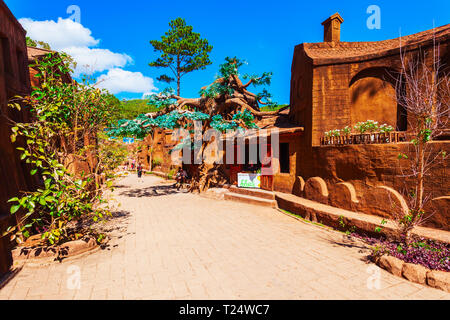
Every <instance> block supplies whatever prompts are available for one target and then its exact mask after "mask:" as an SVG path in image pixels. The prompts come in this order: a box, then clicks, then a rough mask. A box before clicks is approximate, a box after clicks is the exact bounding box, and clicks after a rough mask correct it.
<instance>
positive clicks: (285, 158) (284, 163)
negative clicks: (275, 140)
mask: <svg viewBox="0 0 450 320" xmlns="http://www.w3.org/2000/svg"><path fill="white" fill-rule="evenodd" d="M280 172H281V173H290V172H291V161H290V157H289V143H281V144H280Z"/></svg>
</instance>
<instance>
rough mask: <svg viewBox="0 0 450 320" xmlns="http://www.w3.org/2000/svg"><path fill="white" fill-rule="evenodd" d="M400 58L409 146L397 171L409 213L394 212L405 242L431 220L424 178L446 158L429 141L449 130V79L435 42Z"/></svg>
mask: <svg viewBox="0 0 450 320" xmlns="http://www.w3.org/2000/svg"><path fill="white" fill-rule="evenodd" d="M400 57H401V66H402V69H401V73H400V75H399V76H398V77H397V79H398V80H397V85H396V91H397V94H398V101H399V104H400V105H401V106H402V107H403V109H404V110H405V112H406V114H407V119H408V126H409V128H408V133H409V134H410V135H411V143H410V148H409V150H408V154H400V155H399V159H400V160H401V161H402V162H403V164H404V165H403V166H402V165H401V166H400V168H401V177H402V179H404V180H405V183H406V185H407V186H406V187H405V190H404V196H405V198H406V199H407V201H408V207H409V212H397V213H396V217H395V218H396V220H397V222H398V224H399V227H400V228H399V232H400V236H401V237H403V238H405V239H406V240H408V238H409V235H410V232H411V230H412V229H413V228H414V227H415V226H419V225H421V224H423V222H424V221H425V219H427V218H428V217H430V213H425V210H424V208H425V206H426V204H427V203H428V202H429V201H430V200H431V194H426V192H425V187H424V184H425V182H426V179H427V178H428V177H429V176H430V174H431V169H432V168H433V167H436V166H437V165H439V164H441V163H442V161H445V160H446V159H447V154H446V152H445V151H444V150H440V149H439V148H438V146H437V145H436V144H434V143H432V140H435V139H436V138H437V137H439V136H440V135H442V134H443V133H444V130H445V129H447V130H448V119H449V102H450V80H449V74H448V70H449V69H444V68H443V66H442V65H441V63H440V50H439V46H438V45H437V44H436V43H434V44H433V47H432V49H431V50H429V51H425V50H424V51H420V52H419V53H417V54H412V53H411V54H409V55H407V54H406V53H403V52H402V51H401V54H400ZM447 67H448V66H447ZM445 70H446V71H445Z"/></svg>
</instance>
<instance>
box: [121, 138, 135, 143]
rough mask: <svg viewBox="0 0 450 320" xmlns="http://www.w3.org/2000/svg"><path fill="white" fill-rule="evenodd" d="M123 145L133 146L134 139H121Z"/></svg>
mask: <svg viewBox="0 0 450 320" xmlns="http://www.w3.org/2000/svg"><path fill="white" fill-rule="evenodd" d="M123 143H125V144H133V143H134V138H123Z"/></svg>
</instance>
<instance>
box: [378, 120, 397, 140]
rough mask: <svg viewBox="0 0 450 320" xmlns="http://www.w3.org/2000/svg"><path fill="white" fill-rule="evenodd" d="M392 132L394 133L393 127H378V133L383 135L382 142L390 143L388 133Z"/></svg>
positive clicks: (384, 125) (385, 125)
mask: <svg viewBox="0 0 450 320" xmlns="http://www.w3.org/2000/svg"><path fill="white" fill-rule="evenodd" d="M392 131H394V127H392V126H390V125H387V124H382V125H381V126H380V132H381V133H382V134H383V136H384V137H383V138H384V139H383V140H384V142H385V143H389V142H391V141H392V140H391V135H390V133H391V132H392Z"/></svg>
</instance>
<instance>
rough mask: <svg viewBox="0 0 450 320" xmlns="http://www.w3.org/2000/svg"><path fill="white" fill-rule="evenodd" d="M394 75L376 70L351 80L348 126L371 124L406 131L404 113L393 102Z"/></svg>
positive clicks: (383, 69) (395, 94)
mask: <svg viewBox="0 0 450 320" xmlns="http://www.w3.org/2000/svg"><path fill="white" fill-rule="evenodd" d="M396 74H397V73H396V71H395V70H393V69H391V68H385V67H376V68H368V69H364V70H362V71H360V72H359V73H358V74H356V75H355V76H354V77H353V79H352V80H351V82H350V88H349V94H350V103H351V107H350V108H351V109H350V114H351V123H352V125H354V124H356V123H358V122H364V121H366V120H375V121H378V122H379V123H380V124H384V123H386V124H388V125H391V126H392V127H394V128H395V129H396V130H399V131H405V130H406V129H407V119H406V112H405V111H404V110H403V108H402V107H401V106H400V105H399V103H398V101H397V93H396V79H395V75H396Z"/></svg>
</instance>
